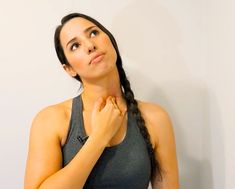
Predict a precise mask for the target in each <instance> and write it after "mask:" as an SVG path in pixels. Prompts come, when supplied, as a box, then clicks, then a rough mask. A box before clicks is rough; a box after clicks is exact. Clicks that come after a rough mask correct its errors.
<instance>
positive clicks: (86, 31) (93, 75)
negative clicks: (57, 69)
mask: <svg viewBox="0 0 235 189" xmlns="http://www.w3.org/2000/svg"><path fill="white" fill-rule="evenodd" d="M60 41H61V45H62V48H63V50H64V53H65V56H66V58H67V60H68V62H69V64H70V65H65V64H64V65H63V67H64V69H65V70H66V71H67V72H68V73H69V74H70V75H71V76H75V75H76V74H78V75H79V76H80V77H81V79H82V80H83V79H97V78H98V77H102V76H104V75H106V74H107V73H108V72H110V71H111V70H113V68H115V67H116V60H117V54H116V51H115V49H114V47H113V45H112V43H111V40H110V39H109V37H108V35H107V34H106V33H104V32H103V31H102V30H101V29H100V28H98V27H97V26H96V25H95V24H93V23H92V22H90V21H88V20H86V19H84V18H81V17H77V18H73V19H71V20H70V21H68V22H67V23H66V24H65V25H64V26H63V28H62V30H61V33H60Z"/></svg>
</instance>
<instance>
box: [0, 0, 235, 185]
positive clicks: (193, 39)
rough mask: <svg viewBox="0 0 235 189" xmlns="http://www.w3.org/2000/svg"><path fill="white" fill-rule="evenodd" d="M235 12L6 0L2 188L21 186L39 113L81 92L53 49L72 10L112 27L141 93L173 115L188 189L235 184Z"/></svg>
mask: <svg viewBox="0 0 235 189" xmlns="http://www.w3.org/2000/svg"><path fill="white" fill-rule="evenodd" d="M233 10H234V3H233V2H232V1H231V2H229V1H223V2H222V1H219V0H215V1H209V0H207V1H193V0H188V1H183V0H179V1H173V0H158V1H157V0H149V1H143V0H142V1H141V0H119V1H115V0H100V1H95V0H86V1H85V0H70V1H56V0H51V1H46V0H41V1H29V0H21V1H10V0H9V1H5V2H3V1H1V2H0V23H1V32H0V41H1V46H0V49H1V53H0V60H1V61H0V65H1V69H0V89H1V98H0V113H1V122H2V124H1V127H0V135H1V137H0V143H1V148H0V150H1V156H0V167H1V170H0V188H22V187H23V177H24V169H25V161H26V156H27V147H28V136H29V128H30V124H31V121H32V118H33V117H34V116H35V114H36V113H37V112H38V111H39V110H40V109H41V108H43V107H45V106H47V105H49V104H54V103H57V102H60V101H62V100H65V99H67V98H72V97H74V96H75V95H76V94H77V92H78V89H79V84H78V83H77V82H75V81H73V80H72V79H71V78H70V77H69V76H67V75H66V73H65V72H64V71H63V69H62V68H61V66H60V64H59V62H58V60H57V58H56V55H55V51H54V46H53V34H54V29H55V27H56V25H57V24H59V21H60V18H61V17H62V16H64V15H65V14H67V13H70V12H73V11H75V12H82V13H86V14H88V15H90V16H93V17H94V18H96V19H97V20H99V21H100V22H101V23H103V24H104V25H105V26H106V27H107V28H108V29H109V30H110V31H111V32H112V33H113V34H114V36H115V37H116V39H117V41H118V44H119V47H120V51H121V55H122V57H123V64H124V68H125V69H126V72H127V74H128V75H129V78H130V80H131V83H132V87H133V89H134V91H135V94H136V97H137V98H139V99H141V100H145V101H151V102H155V103H159V104H161V105H162V106H163V107H165V109H166V110H167V111H168V112H169V114H170V115H171V118H172V122H173V125H174V130H175V135H176V142H177V153H178V161H179V168H180V182H181V189H189V188H190V189H198V188H201V189H210V188H215V189H225V188H226V189H230V188H233V185H234V181H233V180H234V176H235V174H234V170H235V169H234V168H235V164H234V159H235V158H234V157H235V153H234V151H233V144H234V143H235V141H234V139H233V138H234V137H233V133H234V130H235V129H234V127H233V123H234V121H235V120H234V116H233V114H232V113H233V112H234V99H233V97H234V96H235V95H234V93H235V87H234V84H233V81H234V79H235V76H234V74H233V72H234V68H235V66H234V64H232V63H233V62H234V60H235V58H234V55H233V54H234V53H233V51H232V50H234V44H235V43H234V42H235V41H234V33H235V32H234V29H235V27H234V23H233V20H234V18H235V13H234V11H233Z"/></svg>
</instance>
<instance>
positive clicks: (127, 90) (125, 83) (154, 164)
mask: <svg viewBox="0 0 235 189" xmlns="http://www.w3.org/2000/svg"><path fill="white" fill-rule="evenodd" d="M76 17H82V18H85V19H87V20H89V21H91V22H92V23H94V24H95V25H96V26H97V27H99V28H100V29H101V30H102V31H103V32H105V33H106V34H107V35H108V36H109V38H110V40H111V42H112V44H113V46H114V48H115V50H116V53H117V61H116V65H117V69H118V73H119V78H120V83H121V86H122V87H123V90H124V91H122V95H123V98H124V99H125V101H126V104H127V109H128V111H130V112H131V113H132V114H133V115H134V117H135V119H136V121H137V125H138V127H139V130H140V132H141V134H142V136H143V138H144V140H145V142H146V146H147V150H148V154H149V158H150V162H151V178H154V177H155V176H157V177H158V178H160V179H162V175H161V167H160V163H159V161H158V160H157V159H156V158H155V156H154V150H153V147H152V144H151V141H150V135H149V132H148V130H147V128H146V126H145V121H144V119H143V117H142V115H141V112H140V110H139V108H138V104H137V101H136V100H135V97H134V93H133V91H132V89H131V86H130V82H129V80H128V79H127V76H126V73H125V71H124V69H123V67H122V59H121V56H120V53H119V50H118V46H117V43H116V40H115V39H114V37H113V35H112V34H111V33H110V32H109V31H108V30H107V29H106V28H105V27H104V26H103V25H102V24H100V23H99V22H98V21H97V20H95V19H94V18H91V17H90V16H87V15H84V14H81V13H72V14H69V15H67V16H65V17H63V18H62V20H61V25H59V26H57V28H56V30H55V34H54V44H55V49H56V53H57V56H58V58H59V60H60V62H61V64H67V65H69V62H68V60H67V58H66V56H65V54H64V50H63V48H62V45H61V42H60V32H61V29H62V27H63V26H64V24H65V23H66V22H68V21H69V20H71V19H72V18H76ZM74 78H75V79H77V80H78V81H80V82H82V81H81V78H80V76H79V75H78V74H77V75H76V76H75V77H74Z"/></svg>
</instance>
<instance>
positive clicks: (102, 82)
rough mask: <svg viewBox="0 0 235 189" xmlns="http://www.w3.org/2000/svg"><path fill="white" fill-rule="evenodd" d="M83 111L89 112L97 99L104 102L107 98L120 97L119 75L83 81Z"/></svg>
mask: <svg viewBox="0 0 235 189" xmlns="http://www.w3.org/2000/svg"><path fill="white" fill-rule="evenodd" d="M83 88H84V90H83V92H82V94H81V96H82V99H83V111H91V110H92V109H93V106H94V103H95V101H96V100H98V98H100V97H103V99H104V100H106V98H107V97H108V96H113V97H122V91H121V85H120V81H119V74H118V73H117V72H116V74H115V73H113V74H110V77H104V78H101V79H96V80H95V81H92V82H91V81H90V82H88V81H83Z"/></svg>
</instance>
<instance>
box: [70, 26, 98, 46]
mask: <svg viewBox="0 0 235 189" xmlns="http://www.w3.org/2000/svg"><path fill="white" fill-rule="evenodd" d="M92 33H95V36H96V35H97V34H99V31H98V30H96V29H94V30H92V31H91V33H90V36H91V34H92ZM74 45H77V46H78V47H79V46H80V44H79V43H77V42H75V43H73V44H72V45H71V47H70V50H71V51H74V50H73V47H74ZM78 47H77V48H78Z"/></svg>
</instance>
